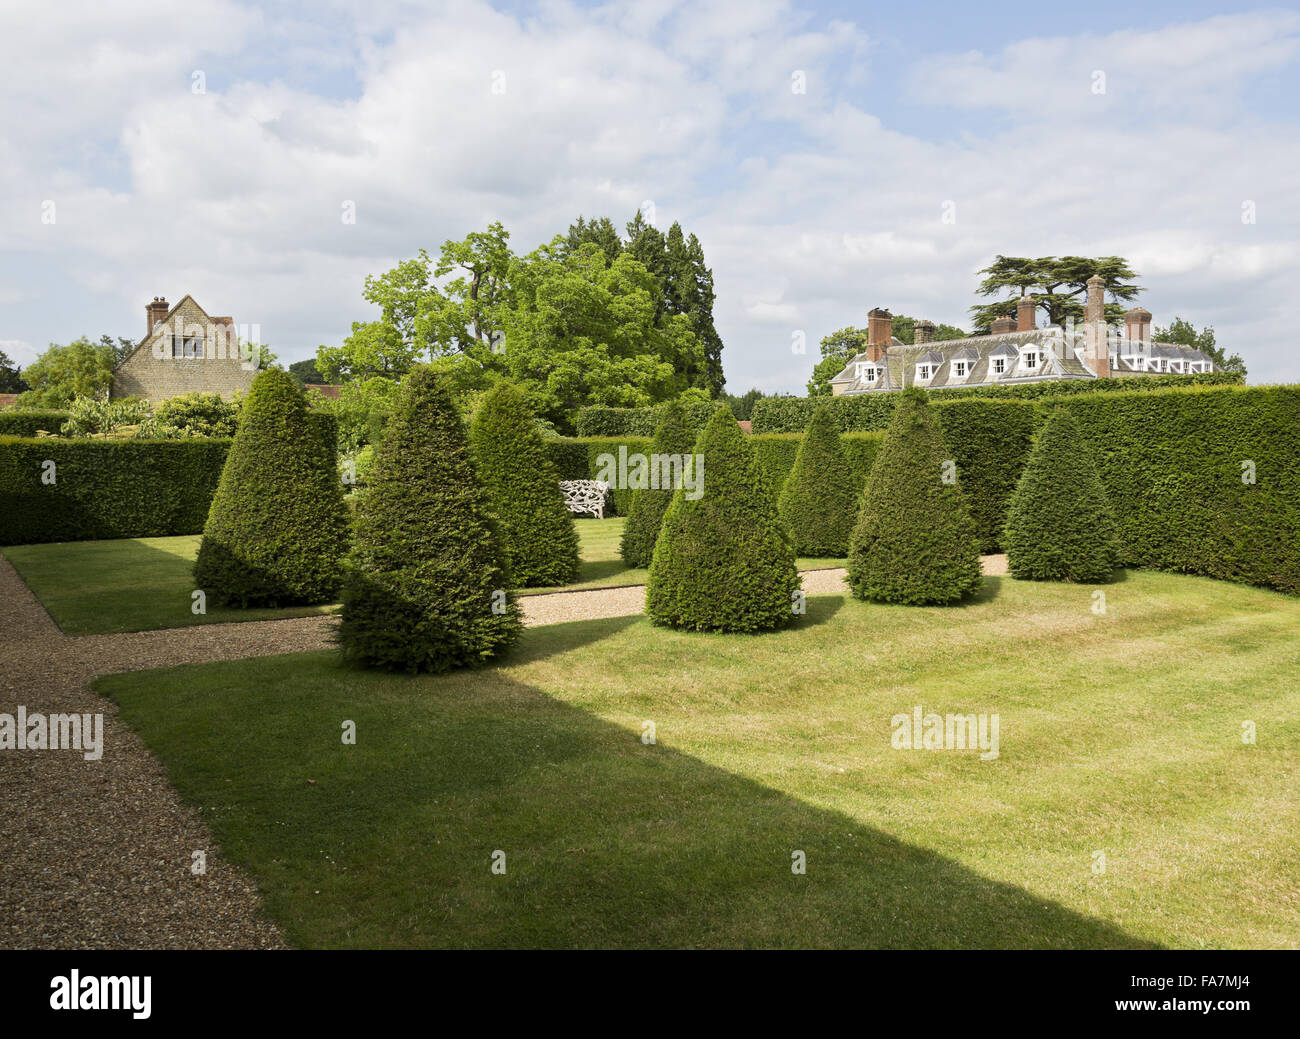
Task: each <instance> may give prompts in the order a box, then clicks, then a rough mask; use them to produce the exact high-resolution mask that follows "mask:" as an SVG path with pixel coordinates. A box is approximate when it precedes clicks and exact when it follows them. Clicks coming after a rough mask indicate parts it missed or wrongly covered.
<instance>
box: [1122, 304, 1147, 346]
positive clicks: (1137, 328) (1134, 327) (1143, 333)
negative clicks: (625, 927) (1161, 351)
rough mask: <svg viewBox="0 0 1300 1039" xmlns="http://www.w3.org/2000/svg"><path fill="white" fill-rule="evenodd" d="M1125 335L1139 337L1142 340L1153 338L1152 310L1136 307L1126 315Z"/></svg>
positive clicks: (1133, 337)
mask: <svg viewBox="0 0 1300 1039" xmlns="http://www.w3.org/2000/svg"><path fill="white" fill-rule="evenodd" d="M1124 337H1125V338H1126V339H1138V340H1141V341H1142V342H1144V343H1146V342H1150V340H1151V311H1149V310H1146V309H1145V308H1143V307H1134V308H1133V309H1132V310H1130V311H1129V312H1128V313H1127V314H1125V315H1124Z"/></svg>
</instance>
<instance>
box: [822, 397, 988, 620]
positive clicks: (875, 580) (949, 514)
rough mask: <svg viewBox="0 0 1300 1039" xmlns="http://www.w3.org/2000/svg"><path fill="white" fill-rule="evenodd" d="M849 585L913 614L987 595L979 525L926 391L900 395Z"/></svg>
mask: <svg viewBox="0 0 1300 1039" xmlns="http://www.w3.org/2000/svg"><path fill="white" fill-rule="evenodd" d="M848 579H849V587H850V588H852V590H853V594H854V595H855V596H857V597H858V598H859V599H872V600H875V601H878V602H889V603H902V604H905V605H909V606H921V605H930V604H943V603H951V602H956V601H958V600H960V599H962V598H965V597H966V596H968V595H970V594H972V593H973V592H975V591H976V590H978V589H979V587H980V584H981V581H982V577H981V569H980V553H979V538H978V536H977V533H976V529H975V522H974V520H973V519H972V518H971V514H970V510H969V508H968V507H967V505H966V498H965V495H964V494H963V493H962V491H961V488H960V487H959V486H958V485H957V482H956V468H955V465H954V463H953V461H952V453H951V452H950V451H949V450H948V445H947V443H946V442H945V441H944V438H943V433H942V432H941V431H940V429H939V423H938V421H937V419H936V418H935V415H934V412H933V410H932V409H931V408H930V405H929V403H928V402H927V398H926V395H925V391H924V390H921V389H918V388H916V387H910V388H908V389H906V390H903V391H902V392H901V393H900V395H899V400H898V404H897V406H896V407H895V409H894V416H893V419H892V420H891V422H890V425H889V430H888V432H887V433H886V434H885V440H884V443H882V444H881V446H880V451H879V453H878V454H877V455H876V461H875V464H874V465H873V466H872V467H871V475H870V476H869V477H868V478H867V483H866V487H865V488H864V489H863V492H862V505H861V508H860V510H859V512H858V519H857V524H856V525H855V526H854V528H853V536H852V538H851V540H850V545H849V565H848Z"/></svg>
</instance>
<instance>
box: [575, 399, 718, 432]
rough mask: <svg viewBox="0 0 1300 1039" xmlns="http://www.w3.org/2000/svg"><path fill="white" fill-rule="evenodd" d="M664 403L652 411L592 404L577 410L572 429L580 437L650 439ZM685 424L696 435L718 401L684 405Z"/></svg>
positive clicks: (660, 422) (659, 423)
mask: <svg viewBox="0 0 1300 1039" xmlns="http://www.w3.org/2000/svg"><path fill="white" fill-rule="evenodd" d="M665 407H667V405H666V404H657V405H655V406H654V407H652V408H607V407H603V406H601V405H594V404H593V405H591V406H590V407H586V408H579V409H578V414H577V418H576V419H575V421H574V424H573V425H574V428H575V429H576V430H577V433H578V436H579V437H625V436H630V437H653V436H654V435H655V431H656V430H658V428H659V426H660V425H661V424H662V423H663V420H664V408H665ZM681 407H682V410H683V411H684V412H685V413H686V424H687V425H688V426H690V427H691V429H693V430H694V431H695V432H696V433H698V432H699V431H700V430H701V429H703V428H704V426H705V423H707V422H708V421H709V419H710V418H712V417H713V412H714V411H715V410H716V409H717V407H718V402H717V401H705V402H704V403H701V404H683V405H681Z"/></svg>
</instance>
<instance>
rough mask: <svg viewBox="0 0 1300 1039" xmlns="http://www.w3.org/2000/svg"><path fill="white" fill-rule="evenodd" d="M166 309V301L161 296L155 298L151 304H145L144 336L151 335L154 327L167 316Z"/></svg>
mask: <svg viewBox="0 0 1300 1039" xmlns="http://www.w3.org/2000/svg"><path fill="white" fill-rule="evenodd" d="M168 309H169V308H168V306H167V301H166V300H165V299H164V298H163V297H162V296H155V297H154V298H153V301H152V302H151V303H146V304H145V308H144V317H145V331H144V334H145V335H150V334H152V332H153V329H154V326H155V325H156V324H158V322H159V321H161V320H163V318H165V317H166V316H167V311H168Z"/></svg>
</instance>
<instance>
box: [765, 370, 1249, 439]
mask: <svg viewBox="0 0 1300 1039" xmlns="http://www.w3.org/2000/svg"><path fill="white" fill-rule="evenodd" d="M841 367H842V366H841ZM1241 382H1242V377H1241V376H1240V375H1238V374H1235V373H1232V372H1204V373H1201V374H1197V375H1140V376H1129V377H1127V378H1114V379H1070V380H1047V381H1044V382H1033V383H1025V384H1023V385H1020V386H956V387H952V388H946V389H935V390H930V391H929V393H930V400H931V402H932V403H934V404H935V405H936V406H939V407H943V406H945V405H946V404H947V403H948V402H949V401H953V400H959V399H962V398H965V397H984V398H990V399H994V400H1043V399H1048V398H1054V397H1070V396H1074V395H1076V394H1091V393H1131V392H1134V391H1143V392H1145V391H1148V390H1164V389H1169V388H1171V387H1176V386H1177V387H1182V386H1231V385H1238V384H1240V383H1241ZM897 397H898V394H897V393H855V394H852V395H849V396H839V397H832V398H830V400H829V401H825V402H824V403H826V404H827V405H828V406H829V407H830V409H831V414H832V415H833V416H834V418H835V424H836V425H837V426H838V427H839V429H840V432H842V433H849V432H854V431H858V432H867V431H870V430H875V429H885V428H886V427H887V426H888V425H889V420H890V418H891V417H892V415H893V412H894V402H895V401H896V400H897ZM819 403H823V401H822V400H821V399H820V398H809V397H765V398H764V399H763V400H760V401H758V402H756V403H755V404H754V412H753V419H752V421H753V431H754V432H755V433H798V432H800V431H802V430H804V429H806V428H807V427H808V423H809V422H810V421H811V420H812V412H813V408H814V407H815V406H816V405H817V404H819Z"/></svg>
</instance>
